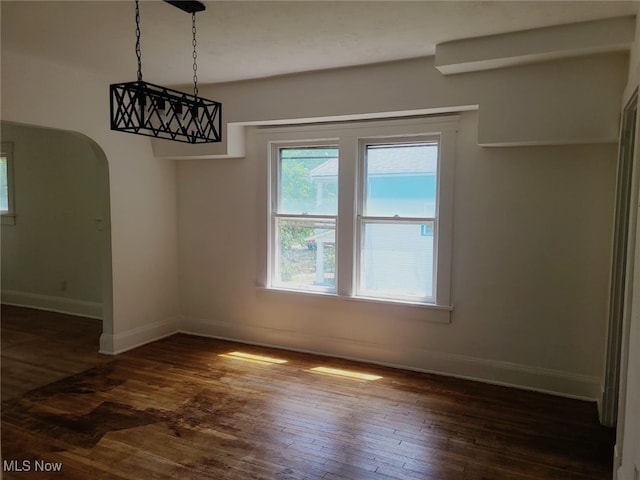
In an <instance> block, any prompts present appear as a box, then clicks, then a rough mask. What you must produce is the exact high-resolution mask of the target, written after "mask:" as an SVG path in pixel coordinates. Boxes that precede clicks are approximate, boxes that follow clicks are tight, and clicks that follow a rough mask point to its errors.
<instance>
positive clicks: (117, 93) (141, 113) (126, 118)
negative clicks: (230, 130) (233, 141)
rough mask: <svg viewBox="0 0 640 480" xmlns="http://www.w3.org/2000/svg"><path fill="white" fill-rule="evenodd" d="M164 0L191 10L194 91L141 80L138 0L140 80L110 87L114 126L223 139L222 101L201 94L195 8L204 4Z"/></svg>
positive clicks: (188, 138) (177, 137)
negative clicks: (208, 98)
mask: <svg viewBox="0 0 640 480" xmlns="http://www.w3.org/2000/svg"><path fill="white" fill-rule="evenodd" d="M165 1H166V2H167V3H169V4H171V5H173V6H176V7H178V8H179V9H181V10H183V11H185V12H188V13H191V22H192V29H191V30H192V34H193V95H191V94H188V93H184V92H180V91H178V90H173V89H171V88H167V87H162V86H159V85H154V84H152V83H147V82H145V81H143V80H142V55H141V50H140V7H139V3H138V0H136V2H135V4H136V48H135V51H136V57H137V60H138V80H137V81H134V82H126V83H117V84H112V85H111V86H110V87H109V90H110V96H111V98H110V104H111V105H110V110H111V130H116V131H119V132H126V133H135V134H138V135H145V136H149V137H155V138H164V139H168V140H174V141H176V142H185V143H213V142H220V141H221V140H222V104H221V103H219V102H216V101H214V100H207V99H205V98H202V97H200V96H199V95H198V64H197V62H196V60H197V56H198V54H197V51H196V45H197V43H196V12H201V11H203V10H204V9H205V6H204V5H203V4H202V3H201V2H198V1H169V0H165Z"/></svg>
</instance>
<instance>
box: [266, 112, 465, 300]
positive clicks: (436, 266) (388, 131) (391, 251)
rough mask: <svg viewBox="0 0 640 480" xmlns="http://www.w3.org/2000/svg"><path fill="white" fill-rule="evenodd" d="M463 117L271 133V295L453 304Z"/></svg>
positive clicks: (268, 282) (268, 270) (270, 130)
mask: <svg viewBox="0 0 640 480" xmlns="http://www.w3.org/2000/svg"><path fill="white" fill-rule="evenodd" d="M456 128H457V117H452V116H448V117H432V118H418V119H404V120H394V121H374V122H360V123H355V122H353V123H351V122H350V123H344V124H333V125H323V126H317V125H316V126H297V127H295V126H294V127H287V128H281V127H266V128H264V127H263V128H258V129H256V132H255V138H256V141H255V142H254V146H255V148H256V150H255V152H257V153H256V154H258V155H259V154H260V152H268V153H269V157H270V159H269V161H268V162H267V164H268V168H267V169H266V171H265V176H266V177H267V178H268V181H267V182H266V184H267V191H266V192H265V195H266V197H267V200H268V201H267V205H268V206H269V207H268V211H267V217H268V221H267V222H266V225H267V231H266V232H265V233H266V235H265V237H266V238H265V240H266V241H265V243H266V244H267V248H266V249H265V250H264V251H263V252H264V253H263V254H262V258H263V260H264V262H263V263H262V262H261V265H264V267H260V268H259V277H260V278H261V280H260V282H261V283H262V284H263V285H264V286H265V287H266V288H273V289H279V290H288V291H302V292H311V293H325V294H333V295H337V296H340V297H347V298H354V299H363V300H372V299H373V300H376V301H392V302H405V303H412V304H420V305H431V306H442V307H449V306H450V286H449V285H450V271H451V238H452V232H451V229H452V218H451V216H452V199H453V171H454V149H455V131H456Z"/></svg>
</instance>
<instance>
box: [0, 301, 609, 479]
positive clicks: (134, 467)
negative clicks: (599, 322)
mask: <svg viewBox="0 0 640 480" xmlns="http://www.w3.org/2000/svg"><path fill="white" fill-rule="evenodd" d="M91 322H93V323H91ZM94 327H95V321H92V320H83V319H77V318H73V317H67V316H59V315H57V314H49V313H44V312H35V311H31V310H26V309H17V308H14V307H4V306H3V307H2V393H3V403H2V431H1V434H2V438H1V443H2V459H3V468H4V470H5V471H4V478H5V479H32V478H33V479H45V478H51V479H89V480H98V479H113V480H117V479H136V480H138V479H165V478H166V479H193V480H195V479H198V480H200V479H216V480H220V479H230V480H231V479H234V480H235V479H237V480H253V479H265V480H266V479H278V480H294V479H309V480H317V479H326V480H342V479H350V480H351V479H352V480H360V479H361V480H374V479H375V480H388V479H401V480H402V479H407V480H408V479H412V480H414V479H441V480H449V479H452V480H455V479H492V480H493V479H505V480H506V479H510V480H511V479H514V480H518V479H521V480H525V479H528V480H532V479H545V480H547V479H548V480H551V479H576V480H578V479H580V480H586V479H609V478H611V458H612V443H613V437H614V435H613V432H612V431H610V430H608V429H605V428H603V427H601V426H599V425H598V423H597V416H596V410H595V405H593V404H591V403H587V402H581V401H576V400H570V399H566V398H560V397H554V396H550V395H544V394H540V393H534V392H525V391H521V390H515V389H510V388H505V387H499V386H493V385H486V384H481V383H476V382H470V381H465V380H459V379H452V378H446V377H442V376H435V375H427V374H418V373H413V372H407V371H402V370H395V369H390V368H383V367H378V366H372V365H367V364H361V363H356V362H350V361H345V360H337V359H330V358H325V357H321V356H315V355H306V354H299V353H292V352H287V351H282V350H276V349H266V348H259V347H253V346H247V345H242V344H237V343H231V342H225V341H218V340H212V339H207V338H200V337H194V336H188V335H174V336H172V337H169V338H166V339H164V340H160V341H157V342H154V343H152V344H149V345H146V346H143V347H140V348H137V349H135V350H133V351H131V352H128V353H124V354H122V355H119V356H116V357H106V356H102V355H99V354H96V353H95V351H96V350H97V336H99V332H96V331H95V328H94ZM317 367H323V368H325V369H329V370H323V371H318V370H314V369H316V368H317ZM355 374H357V375H355ZM361 374H365V375H368V376H369V377H364V376H362V375H361ZM347 375H351V376H347ZM354 375H355V376H354ZM21 379H25V380H26V381H25V382H24V383H22V384H21ZM5 394H6V395H5ZM23 462H24V463H23ZM19 467H28V468H29V471H22V472H19V471H17V470H18V468H19ZM47 469H48V470H49V471H46V470H47ZM58 469H60V471H56V470H58ZM22 470H25V468H22ZM36 470H38V471H36Z"/></svg>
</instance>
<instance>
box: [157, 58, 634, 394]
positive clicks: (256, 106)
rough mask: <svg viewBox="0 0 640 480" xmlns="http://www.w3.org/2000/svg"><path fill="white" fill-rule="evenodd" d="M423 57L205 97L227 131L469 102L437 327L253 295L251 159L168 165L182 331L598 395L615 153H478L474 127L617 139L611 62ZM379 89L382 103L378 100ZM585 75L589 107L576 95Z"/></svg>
mask: <svg viewBox="0 0 640 480" xmlns="http://www.w3.org/2000/svg"><path fill="white" fill-rule="evenodd" d="M420 62H421V60H420V61H419V60H416V61H410V62H404V63H402V64H401V63H398V64H389V65H386V66H384V65H378V66H372V67H362V68H354V69H347V70H343V71H332V72H319V73H317V74H307V75H303V76H301V77H300V78H298V77H295V76H294V77H283V78H280V79H268V80H265V81H264V82H263V83H262V82H260V81H254V82H247V83H248V84H249V85H251V86H252V87H255V88H256V89H257V90H255V91H254V90H253V89H250V88H249V87H248V85H245V84H241V85H236V86H232V85H227V86H222V87H221V88H220V90H219V91H220V92H223V97H225V96H228V101H229V102H230V105H231V107H230V108H227V111H228V110H232V112H231V113H230V115H232V116H233V115H234V113H235V114H237V115H240V113H238V112H242V118H239V117H234V119H235V120H238V121H240V120H242V121H247V122H250V121H251V120H252V119H253V120H264V119H265V116H267V115H270V116H271V118H272V119H276V120H283V119H285V118H291V119H300V118H303V117H318V116H321V115H325V116H327V117H333V116H336V115H349V114H361V113H366V112H363V111H362V107H363V106H364V105H366V106H367V109H368V111H369V112H374V111H400V110H409V109H411V108H412V107H420V108H427V109H428V108H430V107H433V108H436V107H447V102H448V101H451V102H452V103H451V104H449V106H450V107H455V106H456V105H470V104H479V105H480V110H479V112H466V113H463V114H462V120H461V123H460V130H459V135H458V144H457V159H456V178H455V183H456V191H455V199H454V208H455V210H454V219H453V221H454V228H453V230H454V245H453V254H454V258H453V285H452V296H453V305H454V310H453V313H452V321H451V323H450V324H441V323H430V322H428V321H425V320H424V319H423V318H421V316H422V315H421V312H420V310H416V309H414V308H410V307H379V306H377V305H371V304H366V303H360V302H354V301H345V300H340V299H332V298H318V297H309V296H295V295H287V294H278V293H270V292H265V291H262V290H257V289H256V281H257V280H256V271H257V267H256V261H257V260H256V257H257V255H256V249H259V248H262V242H261V237H260V234H259V232H260V230H261V229H262V228H263V227H262V226H261V225H259V224H258V222H259V221H260V220H259V219H260V218H261V217H262V216H261V214H260V210H259V209H263V208H264V202H263V200H262V199H261V197H260V196H258V198H256V193H255V192H256V191H258V192H261V191H262V190H264V187H263V183H262V182H264V179H263V178H260V171H261V168H260V162H264V161H265V158H264V154H263V153H262V152H252V151H251V150H249V154H248V157H247V158H245V159H236V160H233V159H226V160H185V161H180V162H179V165H178V190H179V196H178V200H179V204H178V218H179V232H180V237H179V259H180V261H179V264H180V282H179V283H180V293H181V302H182V312H183V314H184V316H185V320H184V322H183V324H182V325H183V327H182V328H183V329H184V330H186V331H190V332H195V333H199V334H207V335H213V336H220V337H228V338H235V339H240V340H244V341H249V342H256V343H265V344H272V345H279V346H283V347H286V348H292V349H302V350H310V351H316V352H323V353H329V354H333V355H339V356H346V357H354V358H361V359H365V360H369V361H376V362H382V363H388V364H394V365H401V366H406V367H410V368H416V369H422V370H429V371H438V372H442V373H447V374H453V375H460V376H465V377H471V378H478V379H482V380H486V381H492V382H498V383H506V384H511V385H517V386H521V387H524V388H533V389H539V390H545V391H551V392H555V393H560V394H564V395H571V396H577V397H582V398H590V399H594V400H595V399H597V398H598V397H599V396H600V382H601V377H602V373H603V361H602V359H603V355H604V352H603V349H604V338H605V336H606V321H607V295H608V275H609V262H610V246H611V243H610V242H611V228H612V211H613V197H614V188H615V178H614V177H615V165H616V152H617V147H616V145H615V143H601V144H592V145H557V146H544V147H508V148H507V147H504V148H483V147H479V146H478V145H477V140H478V130H479V129H480V130H481V131H482V128H480V127H479V123H481V122H482V119H483V118H484V117H485V116H487V115H489V116H490V117H491V118H493V119H494V120H495V121H493V122H489V123H488V124H486V125H487V126H486V127H485V128H488V129H489V130H492V131H494V132H495V135H496V136H495V137H493V138H496V139H498V138H502V139H503V140H504V142H503V141H502V140H501V141H499V142H498V141H496V142H495V143H517V144H522V143H528V142H529V141H534V140H535V143H568V142H572V141H579V142H580V141H584V142H586V141H593V140H594V139H596V138H595V137H594V136H595V135H596V133H595V132H596V130H598V131H599V132H600V133H605V132H606V135H604V138H609V137H613V138H615V136H616V135H617V133H616V132H617V129H618V124H617V121H618V115H619V111H620V106H619V98H620V96H621V95H622V88H623V86H624V81H625V80H624V79H625V77H626V72H627V63H626V55H619V54H614V55H600V56H593V57H589V58H582V59H570V60H565V61H558V62H550V63H541V64H537V65H529V66H525V67H516V68H509V69H504V70H495V71H491V72H479V73H473V74H468V75H466V74H465V75H462V76H455V77H447V78H444V77H442V76H441V75H440V74H439V73H438V74H437V76H435V75H434V74H432V72H430V70H429V69H433V65H432V62H431V63H429V62H427V63H426V64H425V63H420ZM403 66H404V68H403ZM387 69H388V70H387ZM420 72H422V74H420ZM376 73H377V74H376ZM591 74H593V75H592V77H590V75H591ZM390 76H392V77H393V78H394V81H393V82H389V81H388V77H390ZM381 78H383V79H387V81H386V86H387V89H388V95H384V94H383V93H384V92H382V91H378V88H379V87H380V84H379V83H378V82H381V80H380V79H381ZM589 78H597V79H598V81H599V86H600V87H601V88H602V90H603V96H604V100H603V99H602V98H597V99H595V100H592V99H590V96H593V95H592V93H589V92H593V87H591V88H590V89H587V86H586V85H587V84H586V82H587V81H588V79H589ZM431 79H434V81H433V82H431V81H427V80H431ZM329 80H330V81H329ZM356 80H358V81H356ZM326 82H328V83H326ZM312 86H313V87H317V88H310V87H312ZM215 91H218V88H217V87H209V90H208V92H211V93H212V92H215ZM576 91H577V92H579V93H578V94H576V96H575V97H574V92H576ZM598 91H600V90H598ZM266 92H268V93H269V94H268V95H266V94H265V93H266ZM499 92H505V96H504V98H503V97H501V96H500V95H499ZM240 93H242V94H243V95H244V96H243V95H240ZM211 96H213V97H214V98H215V96H214V95H211ZM579 98H582V102H583V104H580V102H579ZM234 99H235V100H236V101H238V102H240V105H239V106H236V105H234V103H233V100H234ZM608 99H614V106H613V107H612V106H611V105H610V104H609V103H608V102H607V101H606V100H608ZM223 101H224V98H223ZM454 102H455V103H454ZM252 110H254V111H255V115H253V116H252V115H251V112H252ZM500 111H501V112H502V113H501V115H498V113H499V112H500ZM487 112H490V113H489V114H487ZM491 112H493V113H491ZM254 117H255V118H254ZM587 117H588V118H587ZM554 126H555V127H558V129H559V130H558V131H557V132H556V131H555V130H554V128H553V127H554ZM596 127H598V128H597V129H596ZM527 130H529V133H528V134H527V135H528V137H527V141H526V142H525V141H524V140H525V138H524V137H523V136H522V135H523V134H525V132H527ZM532 135H533V136H532ZM597 138H603V137H602V136H601V135H598V136H597ZM580 139H582V140H580ZM512 141H513V142H512ZM157 148H158V145H156V150H157ZM262 170H263V169H262ZM258 195H260V193H258Z"/></svg>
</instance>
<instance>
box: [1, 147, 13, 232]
mask: <svg viewBox="0 0 640 480" xmlns="http://www.w3.org/2000/svg"><path fill="white" fill-rule="evenodd" d="M0 215H1V216H2V224H3V225H14V224H15V211H14V202H13V144H12V143H10V142H2V144H1V151H0Z"/></svg>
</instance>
